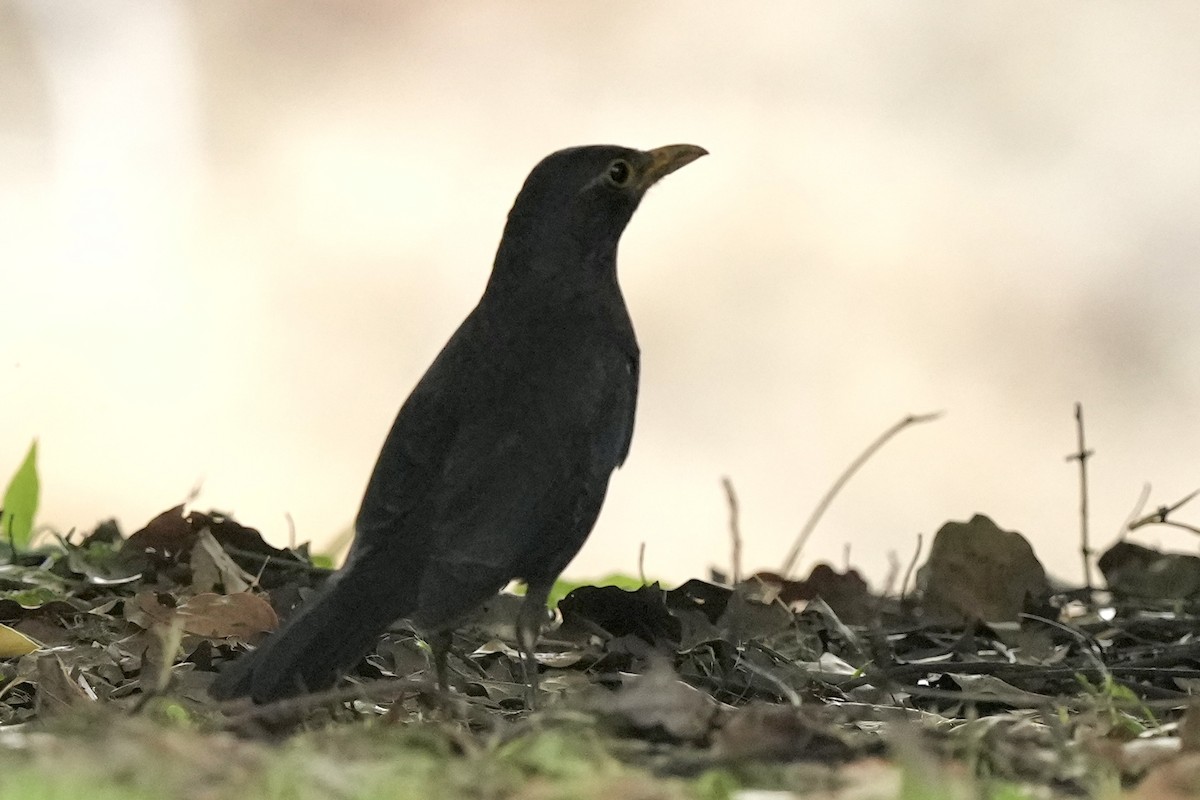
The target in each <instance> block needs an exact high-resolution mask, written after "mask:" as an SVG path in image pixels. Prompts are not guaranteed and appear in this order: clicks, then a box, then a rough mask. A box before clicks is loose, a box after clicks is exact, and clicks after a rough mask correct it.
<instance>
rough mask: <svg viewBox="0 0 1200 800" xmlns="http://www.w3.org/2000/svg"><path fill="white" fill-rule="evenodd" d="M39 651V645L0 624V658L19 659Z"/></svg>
mask: <svg viewBox="0 0 1200 800" xmlns="http://www.w3.org/2000/svg"><path fill="white" fill-rule="evenodd" d="M39 649H41V645H40V644H38V643H37V642H35V641H34V640H33V639H30V638H29V637H28V636H26V635H25V634H23V633H21V632H20V631H18V630H16V629H14V628H10V627H8V626H7V625H4V624H3V623H0V658H19V657H20V656H23V655H28V654H29V653H32V652H34V651H35V650H39Z"/></svg>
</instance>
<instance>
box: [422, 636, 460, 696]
mask: <svg viewBox="0 0 1200 800" xmlns="http://www.w3.org/2000/svg"><path fill="white" fill-rule="evenodd" d="M427 641H428V642H429V649H430V650H432V651H433V668H434V674H436V675H437V685H438V688H439V689H441V690H442V691H443V692H449V691H450V670H449V668H448V666H447V663H446V662H447V660H448V659H449V657H450V644H451V642H453V641H454V634H453V633H452V632H451V631H449V630H440V631H436V632H435V633H433V634H431V635H430V636H429V638H428V639H427Z"/></svg>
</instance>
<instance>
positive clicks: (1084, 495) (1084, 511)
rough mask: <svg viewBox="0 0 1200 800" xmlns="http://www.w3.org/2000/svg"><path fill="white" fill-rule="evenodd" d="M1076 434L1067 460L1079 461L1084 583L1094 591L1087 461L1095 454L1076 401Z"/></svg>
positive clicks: (1081, 552)
mask: <svg viewBox="0 0 1200 800" xmlns="http://www.w3.org/2000/svg"><path fill="white" fill-rule="evenodd" d="M1075 436H1076V441H1077V442H1078V444H1079V450H1078V451H1076V452H1074V453H1072V454H1071V455H1069V456H1067V461H1078V462H1079V540H1080V544H1079V553H1080V555H1081V556H1082V557H1083V585H1084V588H1085V589H1087V590H1088V591H1089V592H1090V591H1092V548H1091V546H1090V545H1089V544H1088V480H1087V461H1088V459H1089V458H1091V457H1092V455H1093V454H1094V453H1093V451H1091V450H1088V449H1087V445H1086V444H1085V443H1084V439H1083V404H1082V403H1078V402H1077V403H1075Z"/></svg>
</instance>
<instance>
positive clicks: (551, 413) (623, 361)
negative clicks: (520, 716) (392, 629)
mask: <svg viewBox="0 0 1200 800" xmlns="http://www.w3.org/2000/svg"><path fill="white" fill-rule="evenodd" d="M706 152H707V151H705V150H704V149H703V148H700V147H696V146H695V145H687V144H679V145H669V146H667V147H660V148H657V149H655V150H648V151H641V150H633V149H629V148H625V147H617V146H612V145H597V146H589V147H575V148H571V149H567V150H560V151H559V152H557V153H553V154H551V155H550V156H547V157H546V158H545V159H543V160H542V162H541V163H539V164H538V165H537V166H536V167H534V169H533V171H532V172H531V173H530V174H529V177H528V178H527V179H526V181H525V185H524V186H523V187H522V189H521V192H520V193H519V194H518V195H517V199H516V202H515V203H514V204H513V207H512V210H511V211H510V212H509V215H508V223H507V224H506V225H505V228H504V236H503V237H502V238H501V240H500V247H499V250H498V251H497V253H496V260H495V263H494V265H493V267H492V274H491V278H490V279H489V280H488V284H487V288H486V289H485V290H484V292H483V297H482V298H481V299H480V301H479V304H478V305H477V306H476V307H475V309H474V310H473V311H472V312H471V313H470V314H469V315H468V316H467V318H466V320H464V321H463V323H462V325H461V326H460V327H459V329H458V331H457V332H456V333H455V334H454V336H452V337H451V339H450V341H449V342H448V343H447V344H446V346H445V347H444V348H443V349H442V352H441V353H440V354H439V355H438V357H437V358H436V359H435V360H434V362H433V364H432V365H431V366H430V367H429V370H428V371H427V372H426V373H425V376H424V377H423V378H421V380H420V382H419V383H418V384H417V387H416V388H415V389H414V390H413V392H412V394H411V395H410V396H409V398H408V400H407V401H405V403H404V405H403V406H402V407H401V409H400V413H399V414H398V415H397V417H396V421H395V423H394V424H393V425H392V429H391V432H390V433H389V434H388V436H387V439H386V440H385V441H384V444H383V450H382V452H380V454H379V460H378V462H377V463H376V465H375V471H374V473H373V474H372V475H371V479H370V482H369V483H368V485H367V490H366V494H365V496H364V497H363V501H362V507H361V509H360V510H359V513H358V518H357V520H356V523H355V529H356V536H355V540H354V544H353V546H352V547H351V550H350V555H349V557H348V559H347V561H346V564H345V566H344V567H343V568H342V569H341V570H340V571H339V572H338V573H337V574H335V575H334V576H333V577H332V578H331V579H330V580H329V582H328V583H327V584H326V586H325V587H324V588H323V589H322V591H321V592H320V594H319V595H318V596H317V597H316V598H315V599H314V600H313V602H311V603H309V604H307V605H306V606H304V607H303V608H301V609H300V610H299V611H298V612H297V613H295V614H294V615H293V616H292V618H291V619H289V620H288V621H287V622H286V623H285V624H284V625H283V626H282V627H281V628H280V629H279V630H277V631H276V632H275V633H273V634H272V635H271V636H269V637H268V638H267V639H266V640H265V641H264V642H263V643H262V645H260V646H259V647H258V649H256V650H255V651H253V652H251V653H248V654H246V655H245V656H243V657H242V658H241V659H239V660H238V661H237V662H235V663H234V664H233V665H232V666H231V667H230V668H229V669H227V670H226V671H225V672H224V673H222V674H221V675H220V676H219V678H218V679H217V680H216V681H215V682H214V684H213V686H212V690H211V693H212V695H213V696H214V697H217V698H229V697H242V696H248V697H250V698H251V699H253V700H254V701H255V702H258V703H263V702H269V701H272V700H277V699H280V698H284V697H288V696H292V695H297V694H302V693H304V692H310V691H316V690H320V689H324V688H327V687H329V686H331V685H332V684H333V683H334V682H335V681H336V680H337V678H338V677H339V674H340V673H341V672H342V671H344V670H347V669H349V668H351V667H353V666H354V665H355V664H356V663H357V662H358V661H359V660H360V659H362V658H363V656H364V655H366V654H367V653H368V652H369V651H370V649H371V646H372V645H373V644H374V642H375V641H376V639H377V637H378V636H379V635H380V634H381V633H382V632H383V631H384V630H385V629H386V628H387V627H388V625H389V624H391V623H392V622H393V621H394V620H397V619H400V618H408V619H410V620H411V621H412V622H413V623H415V624H416V625H417V627H418V628H419V629H422V630H427V631H432V632H435V633H438V632H440V633H441V635H442V636H445V632H446V631H447V630H448V629H449V628H450V627H451V626H453V625H454V624H455V622H456V621H458V620H459V619H461V618H462V617H463V616H464V615H465V614H467V613H468V612H470V611H471V610H472V609H474V608H475V607H476V606H478V605H479V604H480V603H482V602H483V601H484V600H486V599H487V598H489V597H491V596H492V595H494V594H495V593H496V592H498V591H499V590H500V589H501V588H503V587H504V586H505V585H506V584H507V583H508V582H509V581H510V580H513V579H517V578H519V579H521V580H524V581H525V583H526V584H527V587H528V588H527V594H526V596H525V600H524V602H523V603H522V606H521V610H520V612H519V613H518V618H517V632H518V640H519V644H520V646H521V651H522V656H523V662H524V665H525V670H526V679H527V681H528V682H529V687H530V697H531V698H532V697H533V695H534V693H535V692H536V680H537V665H536V662H535V661H534V656H533V647H534V644H535V643H536V641H537V636H538V634H539V632H540V627H541V623H542V621H543V619H544V617H545V607H546V597H547V595H548V593H549V591H550V588H551V586H552V585H553V583H554V581H555V580H556V579H557V578H558V575H559V573H561V572H562V570H563V568H564V567H566V565H567V563H568V562H569V561H570V560H571V559H572V558H573V557H574V556H575V554H576V553H577V552H578V551H579V548H580V547H581V546H582V545H583V542H584V540H585V539H586V538H587V536H588V534H589V533H591V530H592V526H593V525H594V524H595V522H596V517H597V515H598V514H599V513H600V506H601V504H602V503H603V502H604V495H605V492H606V491H607V489H608V480H609V476H610V475H611V473H612V471H613V470H614V469H616V468H617V467H618V466H619V465H620V464H621V463H622V462H624V460H625V455H626V453H627V452H628V451H629V442H630V437H631V436H632V434H633V417H634V407H635V404H636V400H637V387H638V343H637V339H636V337H635V336H634V332H633V325H632V323H631V321H630V319H629V313H628V312H627V310H626V308H625V301H624V298H623V297H622V296H621V289H620V287H619V286H618V284H617V242H618V240H619V239H620V237H621V233H622V232H623V231H624V230H625V226H626V224H627V223H628V222H629V220H630V218H631V217H632V215H633V212H634V210H635V209H636V208H637V207H638V203H639V202H640V201H641V199H642V196H643V195H644V194H645V193H646V190H647V189H649V188H650V186H652V185H653V184H654V183H655V182H656V181H658V180H659V179H660V178H662V177H663V176H665V175H667V174H669V173H671V172H674V171H675V170H677V169H679V168H680V167H682V166H684V165H685V164H688V163H690V162H692V161H694V160H696V159H697V158H700V157H701V156H703V155H705V154H706ZM440 667H441V662H439V672H440V671H441V669H440ZM439 677H444V676H439Z"/></svg>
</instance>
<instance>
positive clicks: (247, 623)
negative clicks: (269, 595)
mask: <svg viewBox="0 0 1200 800" xmlns="http://www.w3.org/2000/svg"><path fill="white" fill-rule="evenodd" d="M177 611H178V613H179V615H180V617H182V619H183V630H184V631H185V632H186V633H192V634H195V635H197V636H207V637H209V638H212V639H228V638H236V639H240V640H242V641H254V640H255V639H257V638H258V637H259V636H260V634H263V633H266V632H267V631H272V630H274V629H275V628H277V627H279V617H278V616H277V615H276V614H275V609H273V608H271V604H270V603H268V602H267V601H266V600H265V599H263V597H262V595H257V594H250V593H249V592H240V593H238V594H212V593H211V592H210V593H206V594H198V595H196V596H195V597H192V598H190V599H189V600H188V601H187V602H185V603H184V604H183V605H182V606H180V607H179V608H178V609H177Z"/></svg>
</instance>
